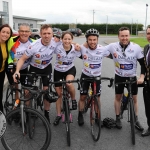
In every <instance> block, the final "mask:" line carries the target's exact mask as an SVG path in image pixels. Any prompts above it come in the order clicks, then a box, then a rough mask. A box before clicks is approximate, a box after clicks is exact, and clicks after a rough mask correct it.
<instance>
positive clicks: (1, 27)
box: [0, 24, 13, 41]
mask: <svg viewBox="0 0 150 150" xmlns="http://www.w3.org/2000/svg"><path fill="white" fill-rule="evenodd" d="M5 27H7V28H9V29H10V37H9V38H8V40H9V39H10V38H11V36H12V33H13V32H12V29H11V27H10V26H9V25H8V24H3V25H2V26H0V32H1V30H2V29H3V28H5ZM8 40H7V41H8Z"/></svg>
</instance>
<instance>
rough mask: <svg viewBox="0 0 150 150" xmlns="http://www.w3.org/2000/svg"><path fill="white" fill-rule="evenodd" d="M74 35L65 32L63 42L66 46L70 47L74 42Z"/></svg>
mask: <svg viewBox="0 0 150 150" xmlns="http://www.w3.org/2000/svg"><path fill="white" fill-rule="evenodd" d="M72 40H73V38H72V36H71V35H70V34H68V33H67V34H65V35H64V36H63V37H62V42H63V46H64V48H67V49H68V48H70V46H71V43H72Z"/></svg>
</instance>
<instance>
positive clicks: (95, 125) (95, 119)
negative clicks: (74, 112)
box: [90, 96, 101, 142]
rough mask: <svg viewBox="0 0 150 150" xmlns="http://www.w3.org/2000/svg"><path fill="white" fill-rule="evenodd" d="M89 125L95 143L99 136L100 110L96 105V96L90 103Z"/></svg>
mask: <svg viewBox="0 0 150 150" xmlns="http://www.w3.org/2000/svg"><path fill="white" fill-rule="evenodd" d="M96 113H97V114H96ZM90 124H91V134H92V137H93V140H94V141H96V142H97V141H98V140H99V138H100V134H101V109H100V105H99V103H98V98H97V96H93V100H92V103H91V109H90Z"/></svg>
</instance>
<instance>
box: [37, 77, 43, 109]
mask: <svg viewBox="0 0 150 150" xmlns="http://www.w3.org/2000/svg"><path fill="white" fill-rule="evenodd" d="M39 89H43V83H42V78H40V79H39ZM43 100H44V99H43V95H42V96H41V97H40V98H39V100H38V102H39V103H40V105H37V106H40V109H41V110H42V111H43V110H44V103H43Z"/></svg>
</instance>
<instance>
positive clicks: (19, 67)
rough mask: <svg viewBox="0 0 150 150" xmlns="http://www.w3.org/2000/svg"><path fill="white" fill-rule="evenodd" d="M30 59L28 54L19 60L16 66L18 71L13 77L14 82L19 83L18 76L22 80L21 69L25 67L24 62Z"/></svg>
mask: <svg viewBox="0 0 150 150" xmlns="http://www.w3.org/2000/svg"><path fill="white" fill-rule="evenodd" d="M28 58H29V57H28V56H27V55H26V54H23V56H22V57H21V58H20V59H19V61H18V62H17V66H16V71H15V73H14V75H13V79H14V82H17V80H16V74H17V75H18V77H19V78H20V73H19V71H20V70H21V67H22V66H23V64H24V62H25V61H26V60H27V59H28Z"/></svg>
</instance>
